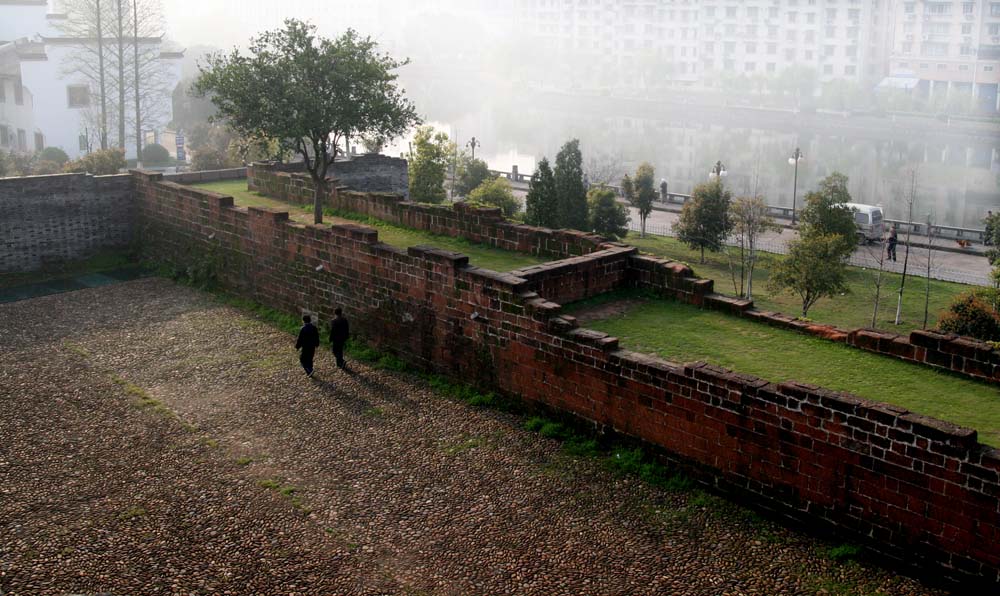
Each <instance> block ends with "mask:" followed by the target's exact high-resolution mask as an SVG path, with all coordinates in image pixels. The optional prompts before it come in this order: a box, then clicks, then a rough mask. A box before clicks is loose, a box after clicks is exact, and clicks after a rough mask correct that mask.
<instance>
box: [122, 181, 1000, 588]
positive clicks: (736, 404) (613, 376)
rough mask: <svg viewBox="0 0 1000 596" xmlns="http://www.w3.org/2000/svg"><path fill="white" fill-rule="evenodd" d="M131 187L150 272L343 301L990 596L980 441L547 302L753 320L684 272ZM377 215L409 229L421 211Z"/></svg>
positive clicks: (448, 362)
mask: <svg viewBox="0 0 1000 596" xmlns="http://www.w3.org/2000/svg"><path fill="white" fill-rule="evenodd" d="M133 175H134V177H135V187H136V191H137V200H138V207H139V213H140V218H141V221H142V223H143V226H144V238H145V241H146V245H147V250H148V251H149V254H150V256H152V257H155V258H157V259H159V260H161V261H164V262H169V263H173V264H175V265H177V266H189V265H192V264H196V263H202V264H205V263H207V264H209V265H211V266H212V267H214V268H215V270H216V271H217V273H218V276H219V280H220V282H221V283H222V284H223V285H224V286H225V287H226V288H227V289H229V290H230V291H233V292H237V293H239V294H241V295H245V296H247V297H250V298H253V299H254V300H257V301H259V302H261V303H263V304H266V305H268V306H271V307H274V308H278V309H282V310H285V311H291V312H302V311H308V312H313V313H317V314H318V315H319V316H320V318H321V319H323V320H327V319H329V318H330V317H331V315H332V310H333V309H334V308H335V307H336V306H343V307H344V308H345V309H346V311H347V312H348V313H349V316H351V318H352V327H353V328H356V329H357V330H359V331H360V332H362V333H363V334H364V335H365V336H366V337H367V338H368V339H370V340H371V341H372V342H373V343H375V344H376V345H378V346H379V347H381V348H382V349H385V350H388V351H391V352H392V353H394V354H396V355H398V356H400V357H401V358H404V359H405V360H407V361H408V362H410V363H412V364H415V365H417V366H420V367H422V368H424V369H426V370H433V371H437V372H439V373H442V374H447V375H450V376H452V377H455V378H459V379H462V380H466V381H476V382H479V383H483V384H489V385H491V386H493V387H495V388H498V389H499V390H501V391H502V392H504V393H507V394H511V395H517V396H520V397H521V398H523V399H525V400H527V401H529V402H534V403H537V404H539V405H542V406H544V407H546V408H550V409H552V410H557V411H561V412H564V413H567V414H570V415H573V416H575V417H577V418H578V419H580V420H583V421H587V422H589V423H591V424H593V425H594V426H596V427H597V428H599V429H601V430H606V431H613V432H616V433H621V434H623V435H627V436H630V437H634V438H636V439H639V440H642V441H645V442H647V443H649V444H651V445H654V446H657V447H658V448H659V449H661V450H662V453H663V455H664V456H665V457H668V458H670V459H672V460H674V461H675V462H676V463H678V464H679V465H681V466H684V467H685V468H687V469H688V470H690V471H691V472H692V473H694V474H696V475H697V476H698V477H699V478H700V479H702V480H703V481H705V482H707V483H710V484H712V485H714V486H715V487H716V488H717V489H718V490H720V491H724V492H728V493H732V494H734V495H736V496H737V497H738V498H740V499H746V500H750V501H753V502H754V503H756V504H757V505H758V506H760V507H762V508H766V509H768V510H771V511H773V512H774V513H775V514H776V515H779V516H784V517H787V518H789V519H793V520H796V521H799V522H803V523H807V524H809V525H810V526H811V527H813V528H816V529H822V530H829V531H834V532H836V533H837V534H838V535H840V536H842V537H848V538H850V539H854V540H859V541H862V542H864V543H865V544H867V545H869V546H870V547H871V548H872V549H874V550H876V551H878V552H880V553H882V554H883V555H885V556H887V557H890V558H893V559H895V560H898V561H901V562H905V563H906V564H909V565H913V566H915V567H918V568H921V569H923V570H924V571H925V572H928V570H932V569H933V570H934V573H940V574H943V575H946V576H948V577H951V578H954V579H956V580H957V581H962V582H964V583H966V584H967V585H970V586H971V585H983V586H986V587H987V589H995V587H996V584H997V583H998V582H1000V549H998V548H997V545H1000V452H998V451H997V450H994V449H990V448H987V447H985V446H983V445H981V444H980V443H979V442H978V441H977V437H976V432H975V431H974V430H969V429H964V428H958V427H955V426H953V425H950V424H948V423H944V422H941V421H938V420H933V419H929V418H926V417H923V416H919V415H916V414H913V413H910V412H907V411H906V410H904V409H902V408H898V407H895V406H890V405H887V404H881V403H875V402H870V401H865V400H861V399H858V398H856V397H853V396H851V395H847V394H843V393H836V392H831V391H827V390H825V389H822V388H819V387H813V386H809V385H803V384H798V383H794V382H789V383H782V384H773V383H768V382H766V381H764V380H761V379H757V378H754V377H749V376H745V375H740V374H736V373H733V372H730V371H726V370H723V369H720V368H716V367H713V366H709V365H706V364H704V363H687V364H682V363H674V362H669V361H666V360H662V359H659V358H655V357H651V356H646V355H642V354H636V353H633V352H629V351H625V350H622V349H620V347H619V345H618V340H617V339H615V338H613V337H609V336H608V335H606V334H604V333H599V332H596V331H592V330H587V329H581V328H579V327H578V326H577V325H576V322H575V320H574V319H573V318H572V317H566V316H563V315H562V314H561V307H560V305H559V304H558V303H557V301H564V300H573V299H576V298H579V297H581V296H587V295H593V294H595V293H599V292H601V291H606V290H607V289H613V288H615V287H623V286H633V287H634V286H643V287H648V288H651V289H654V290H656V291H657V292H659V293H660V294H662V295H665V296H671V297H674V298H677V299H680V300H684V301H686V302H690V303H693V304H700V305H703V306H705V307H709V308H719V309H724V310H727V311H729V312H736V313H738V314H740V313H742V314H746V313H747V312H749V310H750V306H752V305H750V304H749V303H748V302H746V301H740V300H735V299H730V298H725V297H722V296H718V295H715V294H713V293H712V283H711V281H708V280H700V279H697V278H695V277H694V276H693V274H692V272H691V270H690V269H689V268H688V267H686V266H685V265H682V264H679V263H675V262H672V261H667V260H663V259H657V258H653V257H647V256H640V255H638V254H636V253H635V251H634V249H630V248H629V247H624V246H621V245H615V244H610V243H608V244H601V245H598V246H596V247H595V248H594V250H590V251H587V253H588V254H586V255H585V256H582V255H581V256H580V257H573V258H570V259H568V260H566V261H563V262H560V263H553V264H546V265H542V266H538V267H531V268H526V269H522V270H520V271H515V272H510V273H496V272H493V271H489V270H485V269H480V268H477V267H475V266H472V265H470V264H469V262H468V258H467V257H465V256H463V255H460V254H456V253H451V252H447V251H442V250H438V249H434V248H430V247H411V248H409V249H407V250H401V249H398V248H394V247H391V246H388V245H386V244H383V243H380V242H379V241H378V234H377V232H376V231H375V230H374V229H372V228H368V227H365V226H360V225H334V226H322V225H302V224H298V223H293V222H290V221H289V220H288V215H287V213H281V212H276V211H273V210H267V209H259V208H249V209H241V208H237V207H234V206H233V200H232V199H231V198H230V197H226V196H222V195H218V194H214V193H210V192H205V191H202V190H199V189H195V188H190V187H185V186H181V185H178V184H175V183H171V182H164V181H162V180H161V178H160V176H159V175H156V174H149V173H143V172H136V173H134V174H133ZM376 203H377V201H376ZM378 208H379V209H382V208H386V209H388V210H389V211H392V210H393V209H397V210H398V211H395V213H397V215H398V216H399V217H406V216H405V215H404V214H403V213H404V212H412V209H415V206H411V205H403V204H401V203H399V202H398V201H397V202H396V203H395V207H392V206H391V204H390V203H385V207H378ZM352 210H353V209H352ZM373 215H374V213H373ZM379 217H382V218H383V219H385V218H387V216H386V215H384V214H383V215H380V216H379ZM390 221H400V222H402V220H390ZM491 225H492V224H491Z"/></svg>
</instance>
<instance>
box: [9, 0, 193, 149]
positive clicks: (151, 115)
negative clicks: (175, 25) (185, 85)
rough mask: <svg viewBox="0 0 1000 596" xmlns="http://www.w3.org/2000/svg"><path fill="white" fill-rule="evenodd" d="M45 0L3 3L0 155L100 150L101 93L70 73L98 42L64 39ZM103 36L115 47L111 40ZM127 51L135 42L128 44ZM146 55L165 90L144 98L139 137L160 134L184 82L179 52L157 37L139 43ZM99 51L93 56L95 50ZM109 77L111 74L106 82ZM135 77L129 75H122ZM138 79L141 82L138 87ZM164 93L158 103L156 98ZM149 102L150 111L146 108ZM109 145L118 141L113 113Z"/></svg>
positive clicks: (131, 144) (130, 106)
mask: <svg viewBox="0 0 1000 596" xmlns="http://www.w3.org/2000/svg"><path fill="white" fill-rule="evenodd" d="M51 4H52V2H48V1H46V0H0V150H7V151H21V152H31V151H36V150H39V149H41V148H43V147H49V146H51V147H59V148H60V149H62V150H63V151H65V152H66V153H67V154H68V155H69V156H70V157H71V158H76V157H79V156H80V155H83V154H85V153H88V152H90V151H92V150H95V149H100V131H99V130H97V129H99V128H100V126H99V124H98V122H99V119H98V118H97V117H96V116H95V114H97V113H99V111H100V91H99V89H97V88H94V87H95V86H96V85H95V83H94V82H93V80H92V78H93V77H90V78H88V77H87V76H85V75H84V74H83V73H81V72H80V71H79V69H76V68H74V58H75V57H77V56H78V55H79V54H80V53H81V52H84V51H87V50H88V49H95V48H96V47H97V39H96V37H95V38H78V37H67V36H66V35H65V33H63V31H62V29H61V28H60V27H59V26H58V25H59V23H60V21H61V20H63V19H65V18H66V16H65V15H63V14H60V13H58V12H55V11H53V10H52V6H51ZM102 37H104V39H103V42H104V44H105V46H106V52H107V51H108V50H107V48H108V47H113V45H114V44H115V43H116V41H117V40H116V39H115V38H112V37H110V36H102ZM127 42H128V44H129V48H128V51H129V52H132V51H133V50H132V46H131V44H132V43H133V38H127ZM138 43H139V47H140V49H141V51H142V52H143V53H144V55H150V52H153V54H152V55H153V56H155V57H157V59H158V60H159V61H160V64H159V65H158V66H159V67H160V68H159V73H160V77H161V79H162V80H161V81H160V86H161V87H162V88H163V89H164V90H165V92H163V93H156V94H155V95H154V96H153V97H147V98H146V99H145V100H144V105H145V107H146V108H148V109H144V116H143V122H142V129H143V137H145V136H146V135H148V134H149V133H154V134H156V133H158V132H160V131H161V130H162V129H163V128H165V127H166V125H167V123H168V122H169V121H170V119H171V118H172V107H171V95H170V92H171V91H172V90H173V88H174V87H175V86H176V85H177V83H178V82H179V81H180V78H181V72H180V65H181V59H182V58H183V55H184V54H183V52H180V51H173V50H171V49H169V48H167V47H165V45H166V44H165V43H164V40H163V37H162V36H158V37H140V38H139V40H138ZM95 53H96V52H95ZM111 74H113V73H109V76H110V75H111ZM129 76H134V75H132V73H126V77H129ZM142 84H143V81H141V80H140V87H141V86H142ZM132 93H133V90H132V89H131V88H130V89H129V90H128V96H127V97H126V103H125V105H126V106H127V107H126V110H127V113H126V122H127V124H126V127H125V131H126V141H125V143H124V145H125V153H126V157H128V158H134V157H135V140H134V137H135V124H134V120H133V118H134V111H135V108H134V98H133V97H131V95H132ZM160 95H162V97H160ZM145 102H149V104H150V105H146V104H145ZM111 116H112V117H111V118H110V119H109V120H110V121H109V125H108V128H109V130H108V137H109V146H116V145H118V144H119V143H120V141H119V139H118V137H119V135H118V132H117V131H118V127H117V124H115V123H114V122H115V121H116V119H115V118H114V114H112V115H111Z"/></svg>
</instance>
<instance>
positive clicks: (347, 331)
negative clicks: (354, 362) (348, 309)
mask: <svg viewBox="0 0 1000 596" xmlns="http://www.w3.org/2000/svg"><path fill="white" fill-rule="evenodd" d="M333 314H334V315H335V316H334V318H333V321H332V322H331V323H330V349H331V350H333V355H334V357H335V358H336V359H337V368H345V367H346V366H347V363H345V362H344V346H345V345H346V344H347V340H348V338H350V336H351V327H350V324H349V323H348V322H347V317H345V316H344V311H343V310H341V309H340V308H339V307H338V308H337V309H336V310H334V311H333Z"/></svg>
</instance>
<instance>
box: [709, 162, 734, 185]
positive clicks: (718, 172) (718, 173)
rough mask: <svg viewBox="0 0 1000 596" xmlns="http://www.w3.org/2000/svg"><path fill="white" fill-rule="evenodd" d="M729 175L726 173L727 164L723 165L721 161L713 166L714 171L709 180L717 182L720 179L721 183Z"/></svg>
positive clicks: (711, 172)
mask: <svg viewBox="0 0 1000 596" xmlns="http://www.w3.org/2000/svg"><path fill="white" fill-rule="evenodd" d="M728 175H729V172H727V171H726V166H725V164H723V163H722V162H721V161H717V162H715V165H714V166H712V170H711V171H710V172H709V173H708V179H709V180H715V179H717V178H718V179H719V181H720V182H721V181H722V179H723V178H725V177H726V176H728Z"/></svg>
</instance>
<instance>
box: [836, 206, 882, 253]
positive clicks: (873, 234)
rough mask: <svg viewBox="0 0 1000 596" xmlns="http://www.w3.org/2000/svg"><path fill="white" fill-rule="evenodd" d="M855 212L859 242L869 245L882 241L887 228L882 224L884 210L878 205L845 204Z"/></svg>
mask: <svg viewBox="0 0 1000 596" xmlns="http://www.w3.org/2000/svg"><path fill="white" fill-rule="evenodd" d="M845 205H846V206H847V207H848V208H849V209H850V210H851V211H853V212H854V225H856V226H857V228H858V242H859V243H860V244H867V243H869V242H872V241H880V240H882V237H883V235H884V234H885V226H884V224H883V223H882V208H881V207H879V206H877V205H864V204H862V203H845Z"/></svg>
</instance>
